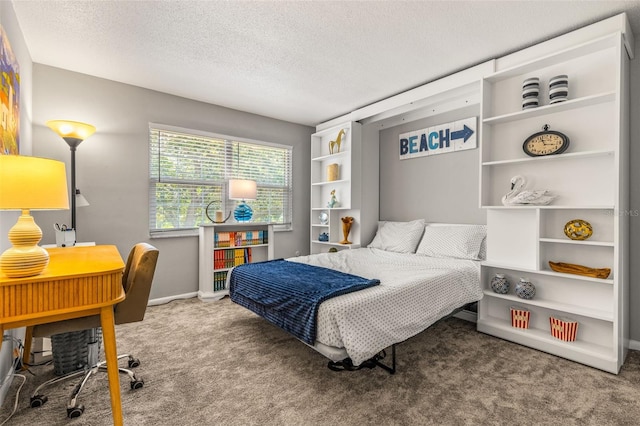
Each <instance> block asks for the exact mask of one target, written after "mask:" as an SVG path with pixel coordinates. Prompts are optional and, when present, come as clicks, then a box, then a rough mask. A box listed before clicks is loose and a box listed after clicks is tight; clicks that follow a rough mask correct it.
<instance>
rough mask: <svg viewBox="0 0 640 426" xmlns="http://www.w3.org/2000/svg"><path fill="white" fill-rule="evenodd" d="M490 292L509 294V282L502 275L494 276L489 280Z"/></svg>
mask: <svg viewBox="0 0 640 426" xmlns="http://www.w3.org/2000/svg"><path fill="white" fill-rule="evenodd" d="M491 290H493V291H494V292H496V293H500V294H507V293H509V281H507V279H506V278H505V277H504V274H496V275H495V276H494V277H493V278H491Z"/></svg>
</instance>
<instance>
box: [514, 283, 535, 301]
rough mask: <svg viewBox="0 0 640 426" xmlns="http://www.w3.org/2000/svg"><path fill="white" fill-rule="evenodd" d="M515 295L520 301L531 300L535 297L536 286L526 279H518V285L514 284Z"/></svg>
mask: <svg viewBox="0 0 640 426" xmlns="http://www.w3.org/2000/svg"><path fill="white" fill-rule="evenodd" d="M516 294H517V295H518V297H519V298H521V299H533V296H535V295H536V286H534V285H533V283H532V282H531V281H529V280H528V279H526V278H520V281H519V282H518V284H516Z"/></svg>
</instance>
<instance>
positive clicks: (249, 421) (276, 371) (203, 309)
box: [0, 298, 640, 426]
mask: <svg viewBox="0 0 640 426" xmlns="http://www.w3.org/2000/svg"><path fill="white" fill-rule="evenodd" d="M116 334H117V341H118V349H119V353H124V352H128V351H131V352H133V353H134V354H135V355H136V356H137V357H138V358H140V361H141V365H140V367H138V368H137V369H136V371H137V374H139V376H140V377H142V378H143V379H144V380H145V385H144V387H143V388H142V389H139V390H135V391H132V390H131V389H130V386H129V381H128V379H127V378H126V377H125V376H121V380H120V382H121V388H122V407H123V412H124V422H125V425H176V426H177V425H196V424H199V425H374V424H375V425H494V424H495V425H513V424H535V425H585V424H586V425H635V424H638V422H639V420H638V419H640V353H639V352H636V351H630V353H629V356H628V357H627V360H626V362H625V365H624V366H623V367H622V370H621V372H620V374H619V375H613V374H610V373H606V372H603V371H600V370H596V369H593V368H590V367H586V366H584V365H581V364H577V363H574V362H571V361H568V360H565V359H562V358H557V357H555V356H552V355H548V354H545V353H543V352H539V351H536V350H533V349H529V348H526V347H523V346H519V345H517V344H514V343H510V342H507V341H504V340H500V339H497V338H494V337H491V336H488V335H484V334H481V333H478V332H476V330H475V324H473V323H470V322H466V321H463V320H460V319H457V318H450V319H447V320H444V321H442V322H440V323H438V324H436V325H434V326H432V327H431V328H429V329H428V330H426V331H425V332H423V333H421V334H419V335H418V336H415V337H413V338H411V339H409V340H408V341H406V342H404V343H402V344H400V345H398V347H397V354H398V372H397V373H396V374H395V375H390V374H388V373H387V372H385V371H384V370H382V369H379V368H377V369H373V370H370V369H363V370H359V371H356V372H346V371H343V372H334V371H331V370H329V369H328V368H327V367H326V364H327V359H326V358H324V357H323V356H322V355H320V354H318V353H317V352H315V351H314V350H313V349H311V348H309V347H307V346H306V345H304V344H303V343H301V342H299V341H298V340H296V339H294V338H292V337H291V336H290V335H289V334H287V333H285V332H283V331H282V330H280V329H278V328H277V327H275V326H273V325H271V324H269V323H267V322H266V321H264V320H263V319H261V318H259V317H257V316H256V315H254V314H253V313H251V312H250V311H248V310H246V309H244V308H242V307H240V306H238V305H235V304H234V303H232V302H231V301H230V300H229V299H228V298H224V299H222V300H220V301H216V302H209V303H203V302H200V301H199V300H198V299H188V300H178V301H173V302H171V303H168V304H166V305H160V306H152V307H149V308H148V309H147V314H146V317H145V320H144V321H143V322H140V323H134V324H126V325H122V326H118V327H117V328H116ZM31 371H32V373H33V374H30V373H26V376H27V383H26V384H25V385H24V387H23V388H22V391H21V392H20V398H19V408H18V411H17V412H16V414H15V415H14V416H13V418H12V419H11V420H9V422H8V423H7V424H9V425H52V426H54V425H72V426H79V425H93V426H98V425H110V424H112V420H111V411H110V404H109V392H108V382H107V379H106V374H100V375H99V376H98V379H94V380H92V381H91V382H90V383H89V384H88V385H87V387H86V388H85V391H84V392H83V394H82V395H81V397H80V402H81V403H82V404H84V405H85V406H86V411H85V413H84V414H83V415H82V416H80V417H79V418H77V419H68V418H67V417H66V401H67V397H68V395H69V394H70V393H71V391H72V389H73V386H74V384H75V382H74V383H71V382H69V383H66V384H64V385H62V384H58V385H55V386H54V387H53V388H51V389H48V390H46V391H45V392H46V394H47V395H48V397H49V401H48V402H47V403H46V404H45V405H44V406H42V407H40V408H33V409H32V408H30V407H29V395H30V392H31V391H32V390H33V389H34V388H35V387H36V386H37V384H39V383H41V382H42V381H44V380H46V379H47V378H49V377H52V375H53V367H52V366H50V365H48V366H39V367H32V368H31ZM20 382H21V381H20V380H19V379H14V381H13V383H12V386H11V389H10V391H9V394H8V395H7V398H6V400H5V402H4V404H3V406H2V407H1V409H0V422H1V421H2V420H4V419H5V418H6V417H7V416H8V414H9V413H10V411H11V409H12V408H13V401H14V397H15V392H16V390H17V388H18V385H19V384H20Z"/></svg>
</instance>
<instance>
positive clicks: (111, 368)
mask: <svg viewBox="0 0 640 426" xmlns="http://www.w3.org/2000/svg"><path fill="white" fill-rule="evenodd" d="M100 324H101V326H102V338H103V340H104V355H105V358H106V361H107V376H108V377H109V394H110V395H111V412H112V414H113V424H114V425H115V426H122V405H121V400H120V374H119V373H118V353H117V349H116V329H115V325H114V317H113V306H105V307H104V308H102V309H101V311H100Z"/></svg>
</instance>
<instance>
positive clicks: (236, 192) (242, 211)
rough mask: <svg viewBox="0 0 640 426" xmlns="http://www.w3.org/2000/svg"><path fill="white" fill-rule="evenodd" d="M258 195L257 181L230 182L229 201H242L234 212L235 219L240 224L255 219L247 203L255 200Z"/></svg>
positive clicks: (233, 180)
mask: <svg viewBox="0 0 640 426" xmlns="http://www.w3.org/2000/svg"><path fill="white" fill-rule="evenodd" d="M257 195H258V186H257V184H256V181H255V180H249V179H231V180H229V199H230V200H241V201H240V204H238V206H237V207H236V209H235V210H234V211H233V217H234V218H235V220H237V221H238V222H246V221H249V220H251V218H252V217H253V210H252V209H251V207H249V205H248V204H247V203H246V202H245V201H246V200H255V199H256V196H257Z"/></svg>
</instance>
